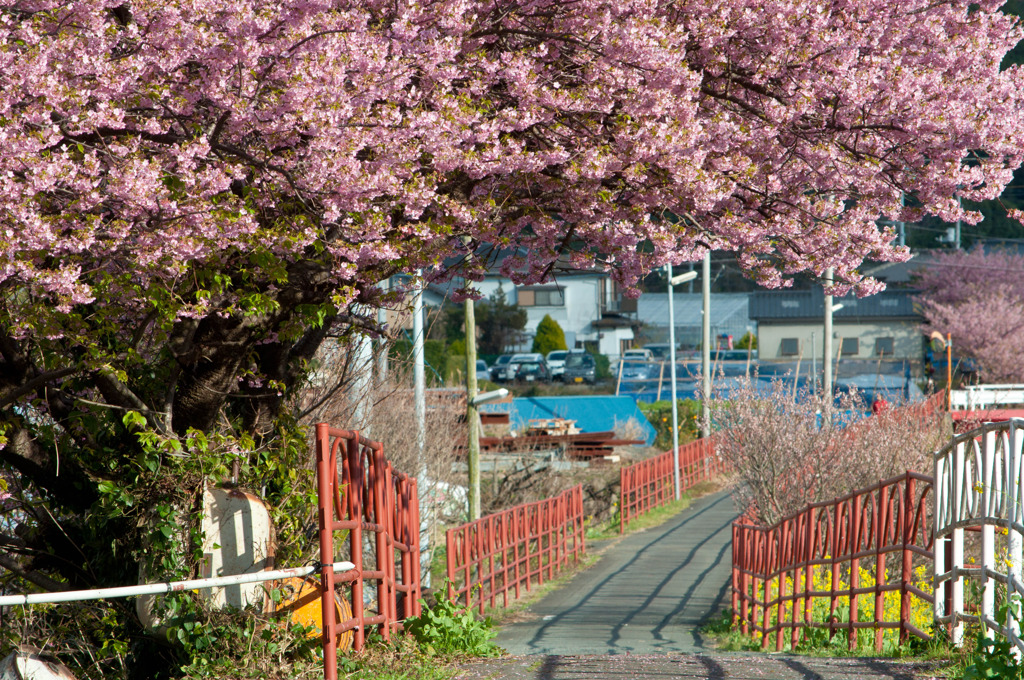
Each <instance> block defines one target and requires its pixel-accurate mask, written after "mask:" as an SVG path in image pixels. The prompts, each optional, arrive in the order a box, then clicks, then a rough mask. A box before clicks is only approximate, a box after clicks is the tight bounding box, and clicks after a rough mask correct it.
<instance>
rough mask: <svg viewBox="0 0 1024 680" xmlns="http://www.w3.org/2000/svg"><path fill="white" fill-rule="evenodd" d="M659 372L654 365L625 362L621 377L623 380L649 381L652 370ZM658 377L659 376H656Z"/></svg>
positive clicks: (642, 362)
mask: <svg viewBox="0 0 1024 680" xmlns="http://www.w3.org/2000/svg"><path fill="white" fill-rule="evenodd" d="M652 368H653V369H654V370H657V369H658V367H657V366H656V365H654V364H649V363H647V362H645V361H625V360H624V361H623V362H622V371H621V376H622V379H623V380H647V379H648V378H650V377H651V369H652ZM655 377H657V376H655Z"/></svg>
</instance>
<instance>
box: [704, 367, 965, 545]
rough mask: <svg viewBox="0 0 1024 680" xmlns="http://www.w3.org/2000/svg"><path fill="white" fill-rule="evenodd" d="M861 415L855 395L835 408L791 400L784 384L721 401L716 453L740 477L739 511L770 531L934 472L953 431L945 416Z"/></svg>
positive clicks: (897, 411)
mask: <svg viewBox="0 0 1024 680" xmlns="http://www.w3.org/2000/svg"><path fill="white" fill-rule="evenodd" d="M864 410H865V405H864V404H863V403H862V402H861V401H860V399H859V398H858V397H857V396H856V394H854V395H852V396H849V395H847V396H844V397H843V398H842V400H841V403H839V404H838V405H831V404H829V403H827V402H826V400H825V399H823V398H822V397H821V396H819V395H810V394H806V393H799V394H796V395H794V394H793V390H792V385H791V384H790V385H787V384H785V383H783V382H782V381H776V382H773V383H772V387H771V390H770V393H767V394H765V393H764V392H760V391H758V390H756V389H754V387H753V386H752V385H748V386H747V387H745V388H741V389H739V390H732V391H731V392H730V395H729V399H728V400H717V399H716V400H715V403H714V407H713V414H714V420H715V425H716V427H717V428H719V429H720V430H721V431H722V432H726V433H728V435H727V436H723V437H721V439H720V443H719V447H718V451H719V453H720V455H722V456H724V457H725V458H726V460H727V461H728V463H729V464H730V465H731V466H732V467H733V468H734V469H735V471H736V474H737V476H738V478H739V482H740V483H739V484H737V486H736V491H735V495H736V497H737V501H738V504H739V507H740V508H741V509H744V510H746V511H747V512H748V516H749V517H750V518H751V519H752V520H753V521H754V522H756V523H759V524H763V525H770V524H774V523H775V522H777V521H778V520H780V519H782V518H783V517H785V516H787V515H789V514H791V513H794V512H796V511H798V510H800V509H801V508H803V507H804V506H806V505H808V504H809V503H815V502H818V501H827V500H832V499H836V498H839V497H841V496H844V495H846V494H848V493H850V492H851V491H854V490H856V489H860V488H864V487H868V486H871V485H872V484H874V483H876V482H879V481H881V480H883V479H886V478H888V477H891V476H894V475H897V474H901V473H903V472H905V471H906V470H915V471H918V472H922V473H923V474H929V471H930V470H931V459H930V457H929V454H930V453H931V452H932V451H934V450H935V449H938V448H939V447H940V446H942V444H943V443H945V437H946V436H947V433H948V431H949V427H948V425H947V424H946V422H945V420H944V418H943V416H942V414H941V413H938V412H936V413H933V414H927V413H925V412H923V411H921V410H919V409H913V408H907V407H903V408H894V409H890V410H888V411H885V412H884V413H882V414H879V415H874V416H870V417H867V416H863V415H862V413H863V412H864ZM830 415H831V417H830Z"/></svg>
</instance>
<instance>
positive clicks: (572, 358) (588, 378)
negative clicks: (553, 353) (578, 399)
mask: <svg viewBox="0 0 1024 680" xmlns="http://www.w3.org/2000/svg"><path fill="white" fill-rule="evenodd" d="M562 380H564V381H565V382H567V383H588V384H590V385H593V384H594V383H595V382H597V362H595V361H594V357H592V356H591V355H589V354H587V353H586V352H569V354H568V355H566V357H565V371H564V372H563V373H562Z"/></svg>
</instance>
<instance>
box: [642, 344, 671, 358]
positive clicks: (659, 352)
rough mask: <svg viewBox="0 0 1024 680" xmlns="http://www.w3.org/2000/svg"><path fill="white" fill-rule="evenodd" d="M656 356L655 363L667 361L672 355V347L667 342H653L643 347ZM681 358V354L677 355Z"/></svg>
mask: <svg viewBox="0 0 1024 680" xmlns="http://www.w3.org/2000/svg"><path fill="white" fill-rule="evenodd" d="M643 348H644V349H646V350H647V351H648V352H650V353H651V355H652V356H654V360H655V361H661V360H663V359H664V360H667V359H669V358H670V355H671V353H672V345H670V344H669V343H667V342H652V343H649V344H647V345H644V347H643ZM676 355H677V356H679V353H678V352H677V353H676Z"/></svg>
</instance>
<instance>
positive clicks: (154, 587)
mask: <svg viewBox="0 0 1024 680" xmlns="http://www.w3.org/2000/svg"><path fill="white" fill-rule="evenodd" d="M328 566H330V567H331V568H332V569H334V571H335V572H344V571H352V570H353V569H355V568H356V565H354V564H352V563H351V562H335V563H334V564H331V565H328ZM318 571H320V567H319V566H310V567H293V568H291V569H276V570H274V571H257V572H253V573H250V574H236V575H234V576H214V577H212V578H197V579H192V580H190V581H170V582H169V583H145V584H141V585H137V586H121V587H117V588H94V589H92V590H67V591H63V592H55V593H32V594H30V595H0V607H4V606H7V607H10V606H12V605H25V604H45V603H53V602H78V601H82V600H103V599H107V598H114V597H133V596H135V595H159V594H161V593H175V592H180V591H182V590H203V589H206V588H219V587H221V586H234V585H239V584H242V583H259V582H260V581H275V580H277V579H282V578H291V577H293V576H308V575H309V574H312V573H313V572H318Z"/></svg>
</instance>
